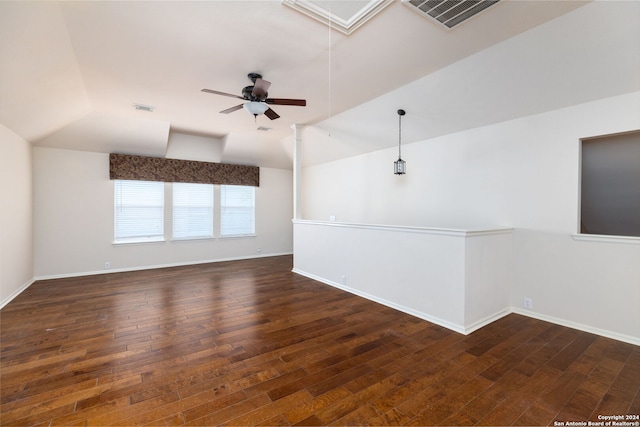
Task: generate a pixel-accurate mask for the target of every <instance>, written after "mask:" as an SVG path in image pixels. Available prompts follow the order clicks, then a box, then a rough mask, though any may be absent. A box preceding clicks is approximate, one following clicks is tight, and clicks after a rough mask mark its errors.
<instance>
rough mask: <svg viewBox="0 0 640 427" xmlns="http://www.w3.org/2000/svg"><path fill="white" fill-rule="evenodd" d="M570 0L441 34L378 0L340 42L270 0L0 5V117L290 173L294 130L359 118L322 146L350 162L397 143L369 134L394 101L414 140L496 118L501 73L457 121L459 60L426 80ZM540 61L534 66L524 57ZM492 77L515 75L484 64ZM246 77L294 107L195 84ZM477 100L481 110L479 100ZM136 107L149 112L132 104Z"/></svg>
mask: <svg viewBox="0 0 640 427" xmlns="http://www.w3.org/2000/svg"><path fill="white" fill-rule="evenodd" d="M340 3H346V0H345V1H343V2H327V4H334V5H335V7H336V9H338V8H339V5H340ZM359 3H363V4H366V3H368V2H359ZM585 4H589V2H584V1H558V0H554V1H541V0H535V1H508V0H507V1H504V0H503V1H501V2H499V3H497V4H496V5H494V6H492V7H491V8H489V9H487V10H485V11H483V12H482V13H480V14H478V15H477V16H475V17H474V18H472V19H470V20H469V21H467V22H465V23H463V24H461V25H460V26H458V27H456V28H455V29H453V30H446V29H443V28H442V27H440V26H437V25H434V24H433V23H431V22H428V21H427V20H426V19H424V18H423V17H421V16H419V15H418V14H417V13H414V12H413V11H412V10H410V9H409V8H408V7H405V6H404V5H402V4H401V2H400V1H393V2H391V3H390V4H388V5H387V6H386V7H384V8H382V10H381V11H379V13H378V14H377V15H375V16H374V17H373V18H372V19H371V20H369V21H368V22H367V23H366V24H364V25H362V26H361V27H359V28H358V29H356V30H354V31H353V32H352V33H351V34H349V35H346V34H344V33H343V32H340V31H337V30H336V29H332V28H330V27H329V26H327V25H325V24H323V23H320V22H318V21H316V20H313V19H311V18H309V17H308V16H305V15H304V14H302V13H300V12H298V11H296V10H294V9H292V8H290V7H287V6H285V5H284V4H283V3H282V2H281V1H279V0H261V1H237V0H229V1H195V2H187V1H175V2H173V1H163V2H146V1H142V2H139V1H122V2H115V1H114V2H96V1H69V2H55V1H29V2H6V1H3V2H0V63H1V64H2V66H1V67H0V123H2V124H3V125H5V126H7V127H8V128H10V129H11V130H13V131H14V132H16V133H17V134H19V135H20V136H22V137H23V138H24V139H26V140H28V141H30V142H31V143H33V144H34V145H36V146H45V147H59V148H66V149H74V150H87V151H97V152H121V153H129V154H142V155H155V156H164V155H169V156H170V155H171V153H172V152H180V151H181V150H180V147H178V145H179V144H184V145H185V146H188V145H189V144H191V146H196V145H197V146H199V147H202V146H205V147H207V148H206V150H205V151H207V150H208V151H207V153H206V154H203V157H205V158H203V160H210V161H222V162H229V163H245V164H255V165H259V166H266V167H276V168H290V167H291V135H292V132H293V131H292V128H291V126H292V125H293V124H304V125H309V126H311V127H315V128H316V129H321V128H322V127H323V126H326V127H334V128H335V131H336V132H340V129H341V128H345V130H344V132H345V133H348V132H354V130H353V129H352V128H350V129H349V130H347V129H346V128H348V126H346V125H345V123H353V122H354V120H356V121H360V129H361V130H362V135H360V139H362V140H370V141H371V145H369V146H367V144H366V143H361V144H359V145H357V146H354V147H352V149H350V150H347V151H345V152H344V153H343V152H341V151H340V150H339V149H337V150H336V151H335V153H336V155H353V154H357V153H358V152H365V151H371V150H374V149H380V148H384V147H387V146H392V145H393V144H395V143H396V139H395V135H396V133H395V132H396V131H395V130H393V131H391V133H390V134H391V135H392V138H388V140H385V138H379V137H378V138H376V137H375V135H379V134H381V132H382V131H381V130H380V129H378V128H376V126H375V124H376V123H380V124H381V125H382V124H384V125H385V126H387V128H385V132H388V131H389V129H396V126H397V116H396V115H395V111H396V109H397V108H405V109H407V110H408V112H409V113H411V112H413V113H414V119H413V120H412V122H413V124H409V123H407V124H408V125H409V129H408V138H409V139H411V138H413V139H414V140H416V139H419V138H421V137H424V136H429V135H433V132H434V130H433V127H434V126H433V125H434V122H437V123H438V125H439V126H440V127H439V128H438V127H437V126H436V132H439V133H446V132H452V131H456V130H460V129H462V128H465V127H466V128H468V127H471V126H479V125H483V124H486V123H489V122H495V121H497V120H502V119H504V118H505V117H507V118H508V115H504V114H503V115H500V114H499V113H500V111H502V110H509V109H510V108H511V107H510V106H509V104H508V103H505V100H504V99H502V97H504V96H505V92H507V91H509V90H511V89H510V86H509V85H507V86H506V89H502V90H497V91H496V92H495V93H496V94H497V95H496V96H498V97H500V98H499V99H491V100H489V99H488V98H490V96H489V97H487V94H491V93H492V91H495V90H496V89H495V87H492V85H494V84H495V81H494V80H496V79H497V80H499V81H502V82H504V81H509V79H511V78H513V82H514V84H515V85H516V87H517V86H518V85H520V83H521V80H520V78H519V77H518V76H513V75H502V76H498V77H497V78H496V77H495V76H494V77H491V76H484V75H482V73H487V72H488V70H489V68H487V69H482V70H479V72H480V73H481V76H480V77H482V78H487V80H488V82H489V85H488V86H484V87H482V88H481V90H480V91H479V92H477V99H476V98H471V104H469V108H471V109H476V111H475V114H471V115H467V116H466V118H465V117H462V118H460V119H457V118H455V117H453V116H452V115H451V114H452V111H455V109H456V108H458V104H456V103H459V102H461V100H460V98H461V97H462V96H463V95H464V94H465V91H466V90H468V89H469V88H471V89H472V90H476V91H477V89H478V88H476V87H474V80H475V77H474V75H473V73H469V72H467V73H465V72H464V71H461V70H462V69H460V70H457V71H456V69H454V72H453V74H454V75H453V76H452V75H450V74H451V73H447V75H448V77H446V78H445V77H443V76H442V75H439V74H438V73H442V70H445V69H447V67H450V66H451V65H452V64H460V63H461V62H463V61H464V60H465V59H468V58H471V57H473V56H474V55H477V54H478V52H482V51H486V50H487V49H488V48H490V47H491V46H495V45H498V44H501V43H502V44H504V43H505V42H506V41H508V40H510V39H512V38H514V37H516V36H517V35H519V34H524V33H525V32H527V31H529V30H531V29H533V28H536V27H539V26H541V25H543V24H544V23H547V22H549V21H552V20H554V19H555V18H558V17H561V16H563V15H565V14H568V13H575V12H576V11H578V10H579V9H581V8H582V7H584V5H585ZM553 36H556V37H561V38H564V37H565V36H566V37H567V38H568V39H567V40H568V41H569V42H570V43H572V44H571V46H573V45H574V44H575V45H576V46H579V45H580V44H581V43H597V42H598V39H597V37H600V36H602V34H597V33H594V37H593V38H592V39H588V40H580V39H578V38H577V37H575V36H574V35H571V34H562V33H558V34H555V35H553ZM596 36H597V37H596ZM567 40H564V41H562V40H559V42H562V43H565V42H567ZM513 53H514V54H516V55H517V54H518V51H517V49H516V50H514V51H513ZM532 53H533V54H534V55H533V56H532V57H531V62H530V63H528V62H527V59H526V58H525V57H522V58H519V60H520V61H521V65H522V66H524V67H526V68H531V72H538V73H539V72H542V73H546V71H545V68H544V67H545V66H546V63H547V62H549V61H556V62H557V61H563V60H565V59H566V58H559V57H558V58H554V55H555V53H552V54H550V55H547V56H545V55H544V54H543V55H540V52H532ZM540 58H542V60H543V61H546V62H543V63H540V62H536V61H537V60H538V59H540ZM490 60H491V59H490V57H489V59H488V61H490ZM495 60H496V61H500V60H501V58H500V57H496V58H495ZM631 65H633V64H631ZM503 67H504V68H503ZM493 70H494V71H495V73H497V74H500V72H501V70H505V71H506V72H508V73H513V72H514V69H513V67H512V65H508V64H507V65H503V64H502V63H499V62H496V63H495V64H493ZM469 71H472V70H469ZM250 72H259V73H261V74H262V75H263V77H264V79H265V80H268V81H270V82H271V83H272V85H271V87H270V89H269V96H270V97H274V98H303V99H306V100H307V106H306V107H298V106H275V105H274V106H272V108H273V109H274V110H276V111H277V113H278V114H279V115H280V116H281V117H280V118H279V119H277V120H273V121H272V120H269V119H268V118H267V117H265V116H264V115H261V116H258V117H257V118H254V117H253V116H251V115H250V114H249V113H248V112H247V111H244V110H239V111H236V112H233V113H231V114H220V113H219V111H221V110H224V109H226V108H229V107H232V106H233V105H236V104H238V103H240V102H241V100H238V99H234V98H231V97H224V96H218V95H213V94H208V93H203V92H201V89H203V88H209V89H214V90H218V91H223V92H228V93H232V94H238V95H240V94H241V90H242V88H243V87H244V86H247V85H250V84H251V82H250V81H249V80H248V79H247V73H250ZM456 72H459V73H460V74H459V75H455V73H456ZM523 74H524V77H526V76H528V75H529V71H526V70H524V71H523ZM429 76H431V77H430V78H429ZM543 77H544V78H545V79H547V78H549V79H551V80H552V78H551V77H550V76H543ZM447 79H457V81H458V82H459V85H460V86H459V87H460V90H458V91H457V92H452V91H451V87H448V86H447V84H445V83H447V82H449V80H447ZM438 82H440V83H442V84H439V83H438ZM542 83H544V81H543V82H542ZM534 85H537V83H535V82H534ZM627 86H628V85H627ZM616 90H618V89H615V90H612V91H608V92H607V93H609V92H615V91H616ZM620 90H621V89H620ZM620 90H618V91H620ZM481 96H482V97H485V98H486V99H485V101H486V102H487V103H489V104H491V105H494V106H496V108H486V109H485V107H487V105H478V102H479V101H478V99H480V98H479V97H481ZM452 100H453V101H452ZM571 101H574V100H571ZM452 102H454V103H453V104H452ZM532 102H533V104H534V105H536V104H535V103H536V102H537V101H536V100H535V99H533V100H532ZM567 102H570V101H569V100H567ZM136 103H137V104H144V105H148V106H152V107H153V112H147V111H140V110H136V109H135V108H134V104H136ZM427 106H429V107H427ZM436 107H437V108H438V109H435V108H436ZM547 107H548V106H545V107H543V106H542V105H539V106H537V107H536V108H547ZM533 109H534V110H535V108H533ZM496 110H497V111H496ZM534 112H535V111H534ZM428 115H431V117H430V118H428V120H427V118H426V116H428ZM383 116H384V117H383ZM409 117H410V114H408V115H407V118H409ZM362 120H365V121H366V122H367V123H366V124H363V123H362ZM408 121H409V120H407V122H408ZM463 121H465V122H464V123H463ZM328 123H331V124H330V125H329V124H328ZM259 128H261V129H259ZM265 128H268V129H265ZM428 129H431V130H428ZM355 132H358V131H357V130H356V131H355ZM385 132H382V133H385ZM429 132H431V133H429ZM356 139H358V138H356ZM182 151H184V150H182ZM316 151H317V153H315V154H314V153H313V152H311V153H310V154H309V156H311V157H313V156H315V158H311V157H309V156H307V158H306V161H307V162H309V163H314V162H319V161H324V160H328V159H330V158H331V156H327V151H330V149H329V148H327V149H321V150H316ZM194 152H197V151H194ZM201 152H202V151H201Z"/></svg>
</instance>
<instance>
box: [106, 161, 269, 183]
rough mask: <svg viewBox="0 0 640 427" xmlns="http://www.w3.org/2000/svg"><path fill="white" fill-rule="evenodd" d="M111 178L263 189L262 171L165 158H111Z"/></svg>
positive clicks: (239, 166)
mask: <svg viewBox="0 0 640 427" xmlns="http://www.w3.org/2000/svg"><path fill="white" fill-rule="evenodd" d="M109 177H110V178H111V179H128V180H136V181H162V182H192V183H198V184H224V185H247V186H253V187H259V186H260V168H259V167H257V166H244V165H232V164H227V163H210V162H197V161H193V160H179V159H165V158H161V157H146V156H131V155H127V154H114V153H111V154H110V155H109Z"/></svg>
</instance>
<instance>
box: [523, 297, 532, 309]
mask: <svg viewBox="0 0 640 427" xmlns="http://www.w3.org/2000/svg"><path fill="white" fill-rule="evenodd" d="M522 306H523V307H524V308H526V309H528V310H532V309H533V300H532V299H531V298H523V300H522Z"/></svg>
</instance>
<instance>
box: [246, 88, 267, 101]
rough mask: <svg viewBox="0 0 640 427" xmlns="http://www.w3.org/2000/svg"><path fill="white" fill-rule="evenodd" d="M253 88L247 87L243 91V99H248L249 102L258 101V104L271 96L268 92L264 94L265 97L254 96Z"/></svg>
mask: <svg viewBox="0 0 640 427" xmlns="http://www.w3.org/2000/svg"><path fill="white" fill-rule="evenodd" d="M253 88H254V86H245V88H244V89H242V97H243V98H244V99H246V100H247V101H254V102H255V101H257V102H262V101H264V100H265V99H267V96H268V95H269V94H268V93H267V92H265V93H264V96H261V97H259V96H255V95H254V94H253Z"/></svg>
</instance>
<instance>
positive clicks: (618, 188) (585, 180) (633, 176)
mask: <svg viewBox="0 0 640 427" xmlns="http://www.w3.org/2000/svg"><path fill="white" fill-rule="evenodd" d="M580 232H581V233H583V234H600V235H608V236H630V237H640V131H635V132H627V133H621V134H615V135H606V136H601V137H595V138H586V139H583V140H582V172H581V197H580Z"/></svg>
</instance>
